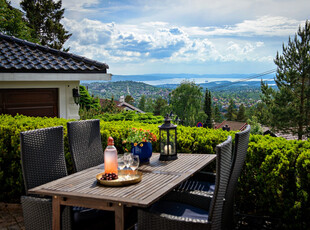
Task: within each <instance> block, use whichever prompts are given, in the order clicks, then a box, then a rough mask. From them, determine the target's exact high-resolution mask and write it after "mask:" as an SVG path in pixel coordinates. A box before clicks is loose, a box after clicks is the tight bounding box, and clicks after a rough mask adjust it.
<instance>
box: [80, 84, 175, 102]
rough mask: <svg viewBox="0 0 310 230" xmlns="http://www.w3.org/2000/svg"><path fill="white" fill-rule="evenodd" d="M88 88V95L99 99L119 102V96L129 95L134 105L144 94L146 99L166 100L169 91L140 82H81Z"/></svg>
mask: <svg viewBox="0 0 310 230" xmlns="http://www.w3.org/2000/svg"><path fill="white" fill-rule="evenodd" d="M81 85H84V86H86V87H87V88H88V91H89V93H90V94H93V95H94V96H97V97H99V98H112V96H113V97H114V99H115V100H119V98H120V96H126V95H131V96H132V97H133V98H134V100H135V104H136V103H138V102H139V100H140V98H141V96H142V95H143V94H144V95H145V96H146V97H147V98H148V97H150V98H153V99H156V98H158V97H163V98H165V99H166V100H167V99H168V95H169V93H170V92H171V91H172V90H171V89H165V88H160V87H155V86H151V85H148V84H145V83H142V82H134V81H117V82H91V83H86V82H81Z"/></svg>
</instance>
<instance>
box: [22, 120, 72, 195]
mask: <svg viewBox="0 0 310 230" xmlns="http://www.w3.org/2000/svg"><path fill="white" fill-rule="evenodd" d="M20 145H21V148H20V149H21V161H22V170H23V177H24V184H25V189H26V193H27V194H28V190H29V189H31V188H34V187H37V186H39V185H42V184H45V183H48V182H50V181H53V180H56V179H59V178H62V177H64V176H67V175H68V174H67V167H66V162H65V154H64V139H63V127H62V126H58V127H51V128H44V129H36V130H31V131H25V132H21V133H20Z"/></svg>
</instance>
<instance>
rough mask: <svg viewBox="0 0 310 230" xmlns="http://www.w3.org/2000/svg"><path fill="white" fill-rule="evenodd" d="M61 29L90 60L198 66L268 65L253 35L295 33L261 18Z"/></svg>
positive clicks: (70, 24)
mask: <svg viewBox="0 0 310 230" xmlns="http://www.w3.org/2000/svg"><path fill="white" fill-rule="evenodd" d="M64 24H65V26H66V28H67V29H68V30H69V31H70V32H71V33H73V36H72V37H71V38H70V40H69V41H68V42H67V45H68V46H70V47H71V51H73V52H78V53H79V54H81V55H85V56H87V57H89V58H95V59H97V60H101V61H102V59H103V58H104V59H105V61H109V62H147V61H149V62H170V63H182V62H187V63H189V62H197V63H203V62H208V61H220V62H229V61H234V62H239V61H241V62H242V61H260V62H264V61H265V62H272V59H273V58H272V56H274V55H275V53H272V54H271V53H270V50H269V48H268V44H267V45H266V42H263V41H262V40H261V39H257V38H253V37H254V35H256V36H258V35H259V36H267V37H268V36H269V37H270V36H271V35H272V34H276V35H287V36H288V35H290V33H294V32H295V31H296V27H297V25H298V21H295V20H290V19H287V18H280V17H273V18H272V17H262V18H258V19H257V20H256V21H253V20H245V21H243V22H241V23H238V24H236V25H231V26H227V27H224V28H220V27H213V28H199V27H184V26H183V27H177V26H175V25H170V24H169V23H166V22H159V21H156V22H145V23H141V24H139V25H129V24H118V23H113V22H112V23H103V22H100V21H97V20H90V19H83V20H81V21H75V20H69V19H64ZM293 27H294V30H293ZM201 31H202V32H201ZM232 35H233V36H232ZM243 37H251V39H248V40H245V39H243ZM219 38H220V39H219ZM241 38H242V39H241ZM280 45H281V44H279V46H280Z"/></svg>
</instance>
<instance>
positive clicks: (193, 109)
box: [170, 81, 203, 126]
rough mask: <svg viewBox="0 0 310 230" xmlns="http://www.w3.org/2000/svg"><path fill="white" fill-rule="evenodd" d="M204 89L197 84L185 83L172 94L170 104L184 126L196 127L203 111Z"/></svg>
mask: <svg viewBox="0 0 310 230" xmlns="http://www.w3.org/2000/svg"><path fill="white" fill-rule="evenodd" d="M202 97H203V93H202V88H201V87H200V86H198V85H196V84H195V82H190V81H183V82H181V84H180V86H178V87H177V88H176V89H175V90H173V91H172V93H171V101H170V104H171V106H172V110H173V112H174V113H175V114H176V115H178V117H179V118H180V119H181V120H182V121H183V122H184V123H183V124H184V125H189V126H195V125H196V124H197V122H198V117H197V115H198V113H199V111H200V110H201V102H202Z"/></svg>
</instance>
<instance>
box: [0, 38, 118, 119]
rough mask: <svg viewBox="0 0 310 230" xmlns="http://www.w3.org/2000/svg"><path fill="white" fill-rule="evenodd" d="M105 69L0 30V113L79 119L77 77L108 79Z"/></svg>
mask: <svg viewBox="0 0 310 230" xmlns="http://www.w3.org/2000/svg"><path fill="white" fill-rule="evenodd" d="M108 68H109V66H108V65H107V64H105V63H101V62H97V61H94V60H90V59H87V58H85V57H81V56H78V55H75V54H72V53H66V52H62V51H59V50H55V49H51V48H49V47H45V46H41V45H38V44H34V43H31V42H28V41H24V40H21V39H18V38H15V37H11V36H7V35H3V34H1V33H0V114H11V115H16V114H17V113H19V114H24V115H28V116H47V117H62V118H67V119H71V118H73V119H79V114H78V111H79V105H78V104H76V103H75V102H74V97H73V91H74V92H75V93H78V91H76V90H73V89H77V90H78V88H79V84H80V80H111V76H112V75H111V74H109V73H107V69H108ZM75 96H76V94H75Z"/></svg>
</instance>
